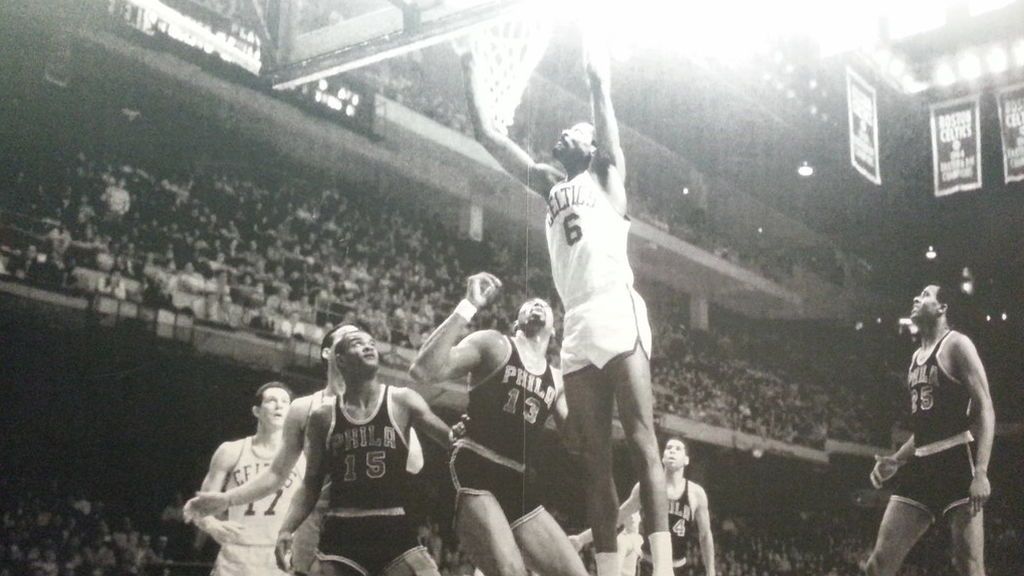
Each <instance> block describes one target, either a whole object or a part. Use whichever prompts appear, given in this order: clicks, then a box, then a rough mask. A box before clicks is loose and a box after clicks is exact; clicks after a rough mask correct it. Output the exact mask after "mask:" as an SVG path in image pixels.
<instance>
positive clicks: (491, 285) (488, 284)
mask: <svg viewBox="0 0 1024 576" xmlns="http://www.w3.org/2000/svg"><path fill="white" fill-rule="evenodd" d="M500 289H501V280H498V277H497V276H495V275H494V274H490V273H488V272H478V273H476V274H473V275H472V276H470V277H469V278H468V279H467V280H466V300H469V301H470V303H472V304H473V305H474V306H476V307H477V308H483V307H484V306H486V305H487V303H488V302H491V301H492V300H493V299H494V296H495V295H497V293H498V291H499V290H500Z"/></svg>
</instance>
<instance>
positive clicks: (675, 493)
mask: <svg viewBox="0 0 1024 576" xmlns="http://www.w3.org/2000/svg"><path fill="white" fill-rule="evenodd" d="M662 463H663V464H664V465H665V486H666V494H667V495H668V525H669V531H670V532H671V534H672V567H673V569H674V571H675V572H676V574H681V572H680V571H679V569H680V568H682V567H683V566H685V565H686V550H687V549H688V547H689V546H688V544H689V540H690V539H691V538H693V536H694V534H695V532H694V528H696V534H697V536H698V538H697V542H698V543H699V544H700V554H701V560H702V561H703V563H704V572H705V573H706V574H707V575H708V576H714V575H715V540H714V537H713V536H712V535H711V513H710V511H709V509H708V495H707V493H706V492H705V491H704V488H703V487H701V485H700V484H697V483H696V482H693V481H691V480H689V479H688V478H686V476H685V472H686V465H687V464H689V463H690V457H689V455H688V453H687V449H686V443H685V442H683V440H682V438H675V437H674V438H669V440H668V441H667V442H666V443H665V451H664V453H663V455H662ZM639 492H640V486H639V484H638V485H635V486H633V491H632V492H631V493H630V494H629V499H627V500H626V501H625V502H623V503H622V507H621V508H619V519H620V521H622V522H626V521H628V520H629V518H630V517H631V516H632V515H633V514H635V513H636V512H637V511H638V510H639V509H640V498H639ZM572 540H573V545H574V546H576V547H577V548H582V547H583V546H585V545H587V544H589V543H590V541H591V540H592V537H591V534H590V531H589V530H587V531H585V532H583V533H582V534H579V535H577V536H574V537H573V538H572ZM652 571H653V566H652V562H651V552H650V549H649V548H648V547H647V546H646V545H645V546H644V547H643V556H642V558H641V560H640V574H641V576H650V575H651V573H652Z"/></svg>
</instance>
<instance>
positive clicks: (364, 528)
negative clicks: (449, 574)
mask: <svg viewBox="0 0 1024 576" xmlns="http://www.w3.org/2000/svg"><path fill="white" fill-rule="evenodd" d="M316 558H317V560H319V561H320V562H321V563H324V562H332V563H335V565H336V566H338V567H340V568H341V569H342V571H343V572H344V573H346V574H348V575H350V576H438V571H437V565H436V564H434V560H433V559H432V558H431V557H430V554H429V553H428V552H427V549H426V548H424V547H423V546H421V545H420V543H419V541H418V540H417V539H416V529H415V527H414V526H413V525H412V523H411V522H410V521H409V518H408V517H407V516H405V515H404V514H402V515H399V516H360V517H340V516H330V515H327V516H324V519H323V523H322V524H321V527H320V545H319V547H318V549H317V553H316Z"/></svg>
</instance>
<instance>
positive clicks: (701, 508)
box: [690, 482, 715, 576]
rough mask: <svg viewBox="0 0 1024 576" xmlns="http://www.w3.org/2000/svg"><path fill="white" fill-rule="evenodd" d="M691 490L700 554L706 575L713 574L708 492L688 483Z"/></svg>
mask: <svg viewBox="0 0 1024 576" xmlns="http://www.w3.org/2000/svg"><path fill="white" fill-rule="evenodd" d="M690 488H691V490H693V503H694V506H693V512H694V519H695V520H696V521H697V532H698V534H699V536H700V555H701V560H702V561H703V562H704V572H705V574H707V576H715V538H714V536H712V534H711V509H710V508H709V507H708V494H707V492H705V491H704V488H703V487H701V486H698V485H697V484H694V483H693V482H691V483H690Z"/></svg>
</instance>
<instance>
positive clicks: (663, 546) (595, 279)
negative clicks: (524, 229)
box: [463, 31, 672, 576]
mask: <svg viewBox="0 0 1024 576" xmlns="http://www.w3.org/2000/svg"><path fill="white" fill-rule="evenodd" d="M595 40H596V38H595V35H594V34H592V33H587V32H586V31H585V39H584V53H585V54H584V56H585V57H584V60H585V67H586V72H587V74H586V76H587V80H588V82H589V85H590V102H591V106H592V109H593V120H594V123H593V124H590V123H587V122H582V123H579V124H576V125H574V126H572V127H570V128H567V129H565V130H563V131H562V133H561V135H560V136H559V138H558V140H557V141H556V142H555V145H554V150H553V154H554V157H555V159H556V160H558V162H559V163H560V164H561V165H562V168H564V172H563V171H562V170H560V169H558V168H555V167H554V166H551V165H548V164H543V163H538V162H535V161H534V160H533V159H532V158H530V156H529V155H528V154H527V153H526V152H525V151H524V150H523V149H522V148H520V147H519V146H518V145H516V144H515V142H513V141H512V140H511V139H509V138H508V137H507V136H505V135H504V134H503V133H501V132H500V131H498V130H497V129H495V127H493V126H490V125H488V123H487V120H486V118H489V117H490V116H489V115H488V114H487V111H486V110H485V109H484V107H485V105H486V102H485V101H484V98H485V94H486V92H485V90H486V89H485V87H484V85H483V83H482V81H481V79H480V78H479V77H478V75H477V72H476V70H475V68H476V66H475V63H474V60H473V55H472V53H467V54H466V55H465V56H464V57H463V70H464V80H465V84H466V92H467V97H468V100H469V104H470V106H469V107H470V111H471V114H470V116H471V119H472V120H473V127H474V131H475V133H476V137H477V140H478V141H480V143H481V144H482V145H483V146H484V147H485V148H486V149H487V151H488V152H490V154H491V155H492V156H493V157H494V158H495V160H496V161H497V162H498V163H499V164H500V165H501V166H502V167H503V168H504V169H505V170H506V171H507V172H508V173H509V174H511V175H512V176H514V177H515V178H517V179H519V180H520V181H521V182H523V183H524V184H526V186H527V187H528V188H530V189H531V190H533V191H535V192H537V193H538V194H540V195H541V196H542V197H544V198H545V200H546V201H547V207H548V214H547V217H546V219H545V220H546V222H545V223H546V225H547V243H548V252H549V255H550V259H551V275H552V276H553V278H554V282H555V287H556V288H557V289H558V294H559V296H560V297H561V299H562V305H563V306H564V308H565V320H564V337H563V340H562V365H561V367H562V370H563V372H564V374H565V394H566V399H567V400H568V405H569V411H570V413H571V414H572V415H573V416H572V418H573V421H574V423H575V425H576V426H578V427H579V431H580V436H581V438H582V439H583V452H584V456H585V460H586V465H587V466H586V468H587V478H586V496H587V516H588V518H589V521H590V525H591V526H592V527H593V530H594V539H595V547H596V550H597V554H596V560H597V576H618V574H619V566H618V562H619V560H618V558H619V557H618V554H617V553H616V531H615V527H616V523H617V513H618V496H617V493H616V490H615V480H614V478H613V477H612V448H611V446H612V442H611V426H612V408H613V404H614V403H615V402H616V401H617V402H618V408H619V420H620V421H621V422H622V426H623V428H624V429H625V432H626V440H627V443H628V446H629V449H630V452H631V454H632V462H633V463H634V467H635V469H636V474H637V476H638V478H639V481H640V499H641V504H642V507H643V512H644V514H643V516H644V517H645V518H650V519H652V520H651V521H650V522H645V523H644V529H645V531H646V534H647V536H648V538H649V539H650V542H651V547H652V549H653V555H654V564H655V568H656V570H655V573H656V576H671V572H672V542H671V540H670V538H669V534H668V527H667V526H666V524H665V521H666V520H665V519H666V518H667V507H666V506H667V504H666V502H665V475H664V471H663V470H662V468H661V466H660V464H659V462H658V442H657V439H656V438H655V435H654V414H653V406H654V397H653V392H652V390H651V376H650V363H649V358H650V351H651V329H650V325H649V324H648V320H647V309H646V306H645V304H644V301H643V298H641V297H640V295H639V294H638V293H637V292H636V290H634V289H633V271H632V269H631V268H630V265H629V259H628V257H627V254H626V241H627V238H628V236H629V226H630V221H629V217H628V216H627V210H626V208H627V206H626V189H625V176H626V163H625V158H624V156H623V153H622V148H621V147H620V145H619V128H618V123H617V121H616V119H615V113H614V111H613V109H612V101H611V94H610V92H609V90H610V85H609V80H610V66H609V62H608V54H607V50H606V48H605V47H603V46H599V43H598V42H596V41H595Z"/></svg>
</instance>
